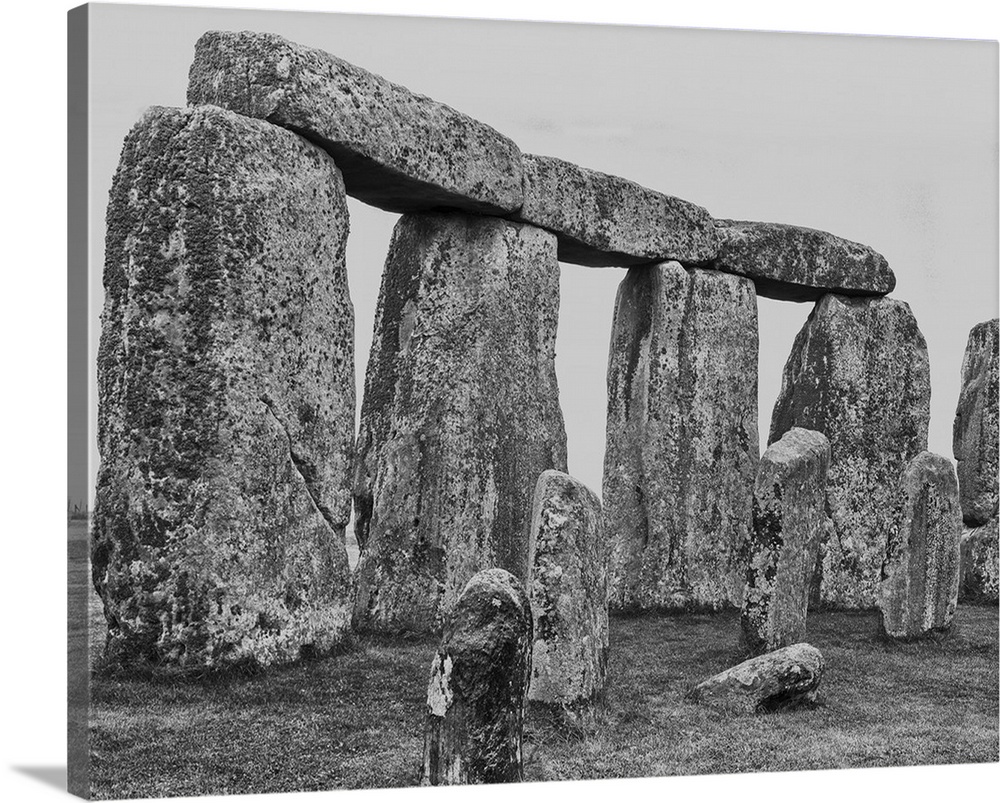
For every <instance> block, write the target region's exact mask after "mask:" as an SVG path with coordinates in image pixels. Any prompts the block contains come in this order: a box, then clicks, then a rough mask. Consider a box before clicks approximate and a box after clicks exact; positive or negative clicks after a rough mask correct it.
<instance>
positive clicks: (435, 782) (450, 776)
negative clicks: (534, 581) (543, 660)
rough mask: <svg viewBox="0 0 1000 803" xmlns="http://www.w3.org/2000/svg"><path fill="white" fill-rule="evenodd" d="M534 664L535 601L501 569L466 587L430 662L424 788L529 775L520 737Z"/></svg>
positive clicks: (484, 573)
mask: <svg viewBox="0 0 1000 803" xmlns="http://www.w3.org/2000/svg"><path fill="white" fill-rule="evenodd" d="M530 670H531V607H530V605H529V603H528V596H527V594H526V593H525V590H524V586H523V585H522V584H521V582H520V581H519V580H518V579H517V578H516V577H514V576H513V575H511V574H510V573H509V572H506V571H504V570H503V569H487V570H485V571H482V572H479V574H477V575H475V576H474V577H473V578H472V579H471V580H470V581H469V584H468V585H467V586H466V587H465V590H464V591H462V595H461V597H460V598H459V600H458V604H457V605H456V606H455V611H454V614H453V618H452V620H451V622H450V624H449V626H448V627H447V629H446V630H445V633H444V639H443V641H442V643H441V646H440V647H439V648H438V651H437V653H436V654H435V656H434V659H433V661H432V662H431V674H430V683H429V684H428V687H427V719H426V723H425V726H424V763H423V773H422V777H421V783H422V784H423V785H424V786H443V785H451V784H474V783H510V782H516V781H521V780H523V779H524V772H523V763H522V753H521V740H522V735H523V727H524V711H525V702H526V695H527V691H528V682H529V675H530Z"/></svg>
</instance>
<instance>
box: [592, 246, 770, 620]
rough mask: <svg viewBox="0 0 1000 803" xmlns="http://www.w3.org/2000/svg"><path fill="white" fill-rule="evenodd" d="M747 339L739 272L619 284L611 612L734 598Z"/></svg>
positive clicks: (746, 305) (612, 404)
mask: <svg viewBox="0 0 1000 803" xmlns="http://www.w3.org/2000/svg"><path fill="white" fill-rule="evenodd" d="M757 344H758V335H757V298H756V295H755V293H754V285H753V282H752V281H751V280H749V279H746V278H743V277H740V276H734V275H731V274H725V273H719V272H716V271H710V270H701V269H692V270H687V269H685V268H684V267H682V266H681V265H680V264H679V263H676V262H666V263H660V264H657V265H653V266H645V267H633V268H630V269H629V272H628V275H627V276H626V277H625V279H624V280H623V281H622V283H621V285H620V286H619V288H618V298H617V301H616V306H615V316H614V323H613V325H612V332H611V348H610V355H609V358H608V425H607V448H606V450H605V456H604V493H603V501H604V510H605V521H606V526H607V537H608V540H609V543H610V550H611V555H610V570H609V571H610V581H609V582H610V603H611V606H612V607H613V608H618V609H630V608H639V609H652V608H659V609H668V610H683V609H688V608H701V609H719V608H722V607H724V606H726V605H737V606H738V605H739V604H740V601H741V599H742V592H743V580H744V572H745V568H744V565H743V562H742V559H741V556H740V554H741V549H742V547H743V545H744V542H745V539H746V536H747V533H748V531H749V528H750V518H751V501H752V493H753V482H754V477H755V475H756V472H757V459H758V443H757Z"/></svg>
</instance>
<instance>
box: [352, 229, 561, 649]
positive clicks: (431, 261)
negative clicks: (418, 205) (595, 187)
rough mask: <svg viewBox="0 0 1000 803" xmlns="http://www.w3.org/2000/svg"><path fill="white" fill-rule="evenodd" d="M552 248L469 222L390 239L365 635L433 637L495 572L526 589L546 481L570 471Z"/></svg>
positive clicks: (366, 449)
mask: <svg viewBox="0 0 1000 803" xmlns="http://www.w3.org/2000/svg"><path fill="white" fill-rule="evenodd" d="M558 310H559V265H558V262H557V261H556V243H555V237H554V236H553V235H551V234H549V233H548V232H544V231H542V230H540V229H536V228H534V227H533V226H528V225H525V224H518V223H511V222H509V221H505V220H501V219H499V218H491V217H479V216H472V215H464V214H461V213H453V214H448V213H435V214H430V213H428V214H411V215H405V216H403V217H402V218H401V219H400V221H399V223H398V224H397V226H396V229H395V232H394V234H393V238H392V243H391V246H390V251H389V256H388V259H387V261H386V265H385V271H384V273H383V277H382V288H381V291H380V296H379V303H378V310H377V312H376V320H375V334H374V338H373V343H372V351H371V356H370V358H369V362H368V372H367V376H366V379H365V396H364V402H363V404H362V408H361V429H360V433H359V435H358V445H357V458H356V462H355V474H354V498H355V510H356V522H355V528H356V531H357V534H358V540H359V542H360V543H363V544H364V548H363V550H362V553H361V558H360V562H359V564H358V566H357V569H356V571H355V579H356V586H357V592H356V601H355V608H354V621H355V624H356V626H357V627H359V628H361V629H373V630H382V631H398V630H411V631H428V630H435V629H440V627H441V625H442V624H443V622H444V618H445V617H446V616H447V614H448V613H449V612H450V610H451V609H452V608H453V607H454V605H455V602H456V601H457V599H458V595H459V593H460V592H461V590H462V588H463V587H464V586H465V584H466V583H467V582H468V580H469V578H471V577H472V575H474V574H475V573H476V572H478V571H480V570H481V569H485V568H489V567H494V566H496V567H499V568H503V569H506V570H508V571H510V572H511V573H512V574H514V575H515V576H516V577H518V578H519V579H520V580H521V581H522V582H523V581H526V580H527V575H528V527H529V524H530V516H531V500H532V496H533V493H534V489H535V482H536V481H537V479H538V475H539V474H541V473H542V472H543V471H545V470H546V469H550V468H554V469H558V470H565V468H566V433H565V428H564V426H563V419H562V412H561V410H560V408H559V394H558V387H557V384H556V375H555V362H554V360H555V339H556V325H557V317H558Z"/></svg>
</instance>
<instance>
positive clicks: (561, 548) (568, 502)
mask: <svg viewBox="0 0 1000 803" xmlns="http://www.w3.org/2000/svg"><path fill="white" fill-rule="evenodd" d="M601 519H602V512H601V502H600V500H599V499H598V498H597V496H596V495H595V494H594V492H593V491H591V490H590V489H589V488H588V487H587V486H585V485H584V484H583V483H581V482H578V481H577V480H575V479H573V478H572V477H570V476H569V475H567V474H563V473H562V472H561V471H545V472H543V473H542V475H541V476H540V477H539V478H538V484H537V485H536V486H535V499H534V504H533V505H532V519H531V541H530V549H529V555H530V565H531V575H530V580H529V582H528V595H529V597H530V599H531V609H532V612H533V622H534V634H535V643H534V647H533V648H532V658H531V687H530V691H529V692H528V698H529V699H530V700H532V701H535V702H539V703H544V704H547V705H551V706H553V707H557V708H559V709H563V710H566V711H571V712H572V711H575V710H577V709H579V708H580V707H582V706H585V705H586V704H587V703H589V702H591V701H592V700H594V698H596V697H598V696H599V695H600V694H601V693H602V692H603V690H604V680H605V672H606V669H607V660H608V590H607V549H606V546H605V543H604V528H603V526H602V521H601Z"/></svg>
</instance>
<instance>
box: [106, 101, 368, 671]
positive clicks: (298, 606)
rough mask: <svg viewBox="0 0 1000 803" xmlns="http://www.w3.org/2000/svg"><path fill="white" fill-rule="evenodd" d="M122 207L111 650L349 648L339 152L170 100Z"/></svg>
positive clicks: (151, 128) (112, 318)
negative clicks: (343, 642)
mask: <svg viewBox="0 0 1000 803" xmlns="http://www.w3.org/2000/svg"><path fill="white" fill-rule="evenodd" d="M107 220H108V226H107V249H106V254H107V257H106V262H105V269H104V288H105V306H104V312H103V314H102V316H101V319H102V326H103V329H102V333H101V344H100V353H99V357H98V393H99V404H98V442H99V447H100V452H101V467H100V472H99V475H98V481H97V500H96V510H95V517H94V538H93V545H92V565H93V577H94V583H95V586H96V587H97V590H98V593H99V594H100V595H101V598H102V599H103V601H104V610H105V615H106V616H107V619H108V625H109V633H108V649H109V653H110V654H112V655H115V656H117V657H119V658H120V659H121V660H126V659H127V660H130V661H131V660H135V661H140V662H141V661H149V662H151V663H153V664H156V665H158V666H160V667H163V668H175V669H176V668H205V667H218V666H223V665H229V664H235V663H244V662H247V661H255V662H257V663H259V664H265V665H266V664H270V663H274V662H280V661H287V660H290V659H294V658H296V657H298V655H299V651H300V649H301V648H304V647H311V648H315V649H320V650H322V649H325V648H327V647H330V646H332V645H333V644H335V643H336V642H337V641H339V640H340V638H341V636H342V634H343V633H344V631H345V629H346V628H347V626H348V624H349V619H350V607H349V592H348V567H347V556H346V552H345V548H344V542H343V539H344V528H345V525H346V524H347V522H348V521H349V519H350V509H351V508H350V503H351V498H350V490H349V489H350V465H351V456H352V452H353V429H354V395H355V394H354V355H353V348H354V313H353V308H352V305H351V301H350V297H349V295H348V288H347V275H346V270H345V266H344V248H345V243H346V239H347V230H348V217H347V206H346V199H345V196H344V189H343V183H342V181H341V178H340V174H339V172H338V171H337V168H336V166H335V165H334V164H333V162H332V161H331V160H330V158H329V157H328V156H327V154H325V153H324V152H323V151H321V150H320V149H318V148H316V147H315V146H313V145H310V144H309V143H308V142H306V141H305V140H303V139H301V138H300V137H298V136H296V135H295V134H293V133H291V132H288V131H285V130H283V129H281V128H277V127H275V126H272V125H270V124H269V123H265V122H262V121H259V120H249V119H246V118H243V117H240V116H238V115H235V114H232V113H230V112H225V111H222V110H220V109H217V108H212V107H207V108H198V109H184V110H180V109H166V108H154V109H151V110H150V111H148V112H147V113H146V114H145V116H144V117H143V118H142V119H141V120H140V121H139V122H138V123H137V124H136V126H135V127H134V128H133V129H132V131H131V132H130V133H129V135H128V137H127V139H126V141H125V145H124V149H123V151H122V155H121V161H120V164H119V167H118V171H117V173H116V175H115V178H114V183H113V186H112V189H111V199H110V204H109V207H108V216H107Z"/></svg>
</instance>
